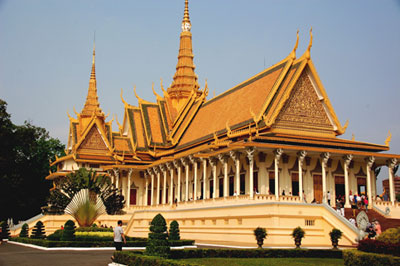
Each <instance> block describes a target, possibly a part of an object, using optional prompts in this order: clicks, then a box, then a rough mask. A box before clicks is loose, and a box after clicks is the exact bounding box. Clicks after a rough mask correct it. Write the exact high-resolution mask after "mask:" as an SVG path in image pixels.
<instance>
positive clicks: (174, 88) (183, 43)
mask: <svg viewBox="0 0 400 266" xmlns="http://www.w3.org/2000/svg"><path fill="white" fill-rule="evenodd" d="M191 27H192V24H191V23H190V18H189V1H188V0H185V12H184V15H183V20H182V31H181V35H180V45H179V54H178V63H177V65H176V72H175V75H174V78H173V81H172V84H171V86H170V87H169V88H168V90H167V91H168V94H169V96H170V98H171V99H172V100H173V105H174V107H175V108H176V109H177V111H179V109H180V107H181V106H182V105H183V103H184V102H185V101H183V100H185V99H187V98H188V97H189V96H190V94H191V93H192V91H196V92H198V89H199V88H200V85H199V83H198V82H197V75H196V74H195V73H194V69H195V66H194V63H193V57H194V56H193V50H192V33H191V32H190V30H191ZM199 93H200V92H199Z"/></svg>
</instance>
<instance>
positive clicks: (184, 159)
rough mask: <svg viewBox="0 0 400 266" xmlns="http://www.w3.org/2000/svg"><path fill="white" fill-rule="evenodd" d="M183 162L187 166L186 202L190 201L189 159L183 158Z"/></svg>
mask: <svg viewBox="0 0 400 266" xmlns="http://www.w3.org/2000/svg"><path fill="white" fill-rule="evenodd" d="M181 162H182V164H183V165H184V166H185V201H189V162H188V159H187V158H181Z"/></svg>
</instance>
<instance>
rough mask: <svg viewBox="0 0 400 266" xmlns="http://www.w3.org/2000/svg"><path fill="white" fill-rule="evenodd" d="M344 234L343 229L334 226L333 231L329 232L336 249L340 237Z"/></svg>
mask: <svg viewBox="0 0 400 266" xmlns="http://www.w3.org/2000/svg"><path fill="white" fill-rule="evenodd" d="M342 234H343V233H342V231H340V230H339V229H336V228H333V229H332V231H330V232H329V236H330V237H331V241H332V246H333V248H334V249H337V246H338V243H339V239H340V238H342Z"/></svg>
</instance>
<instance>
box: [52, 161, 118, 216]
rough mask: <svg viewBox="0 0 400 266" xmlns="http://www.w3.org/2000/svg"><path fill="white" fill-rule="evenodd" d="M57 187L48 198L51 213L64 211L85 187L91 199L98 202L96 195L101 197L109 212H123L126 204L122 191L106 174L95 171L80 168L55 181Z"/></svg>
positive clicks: (112, 213)
mask: <svg viewBox="0 0 400 266" xmlns="http://www.w3.org/2000/svg"><path fill="white" fill-rule="evenodd" d="M55 186H56V187H55V189H53V190H52V192H51V193H50V197H49V198H48V205H49V206H48V208H47V211H48V212H49V213H53V214H58V213H63V212H64V209H65V208H66V207H67V206H68V204H69V203H70V202H71V201H72V199H73V198H74V196H75V195H76V194H77V193H78V192H79V191H81V190H83V189H88V190H89V194H90V195H89V197H90V199H91V201H92V202H93V203H94V204H95V203H96V200H97V199H96V195H97V196H99V197H100V198H101V200H102V201H103V204H104V206H105V208H106V212H107V213H108V214H111V215H114V214H122V213H123V211H122V209H123V208H124V205H125V200H124V196H123V195H122V194H121V191H120V190H119V189H117V188H115V187H114V185H113V184H111V180H110V178H109V177H108V176H106V175H98V174H97V173H96V172H95V171H92V170H87V169H86V168H80V169H78V170H77V171H75V172H74V173H71V174H68V175H67V176H66V177H65V178H62V179H60V180H58V181H57V182H55Z"/></svg>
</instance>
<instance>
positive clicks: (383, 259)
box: [343, 249, 400, 266]
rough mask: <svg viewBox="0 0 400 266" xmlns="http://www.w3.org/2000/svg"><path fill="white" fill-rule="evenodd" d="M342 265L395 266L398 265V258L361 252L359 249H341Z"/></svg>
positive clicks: (399, 263) (399, 259)
mask: <svg viewBox="0 0 400 266" xmlns="http://www.w3.org/2000/svg"><path fill="white" fill-rule="evenodd" d="M343 259H344V265H348V266H358V265H368V266H371V265H373V266H391V265H393V266H395V265H400V258H399V257H394V256H391V255H383V254H376V253H368V252H362V251H359V250H350V249H348V250H344V251H343Z"/></svg>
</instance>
